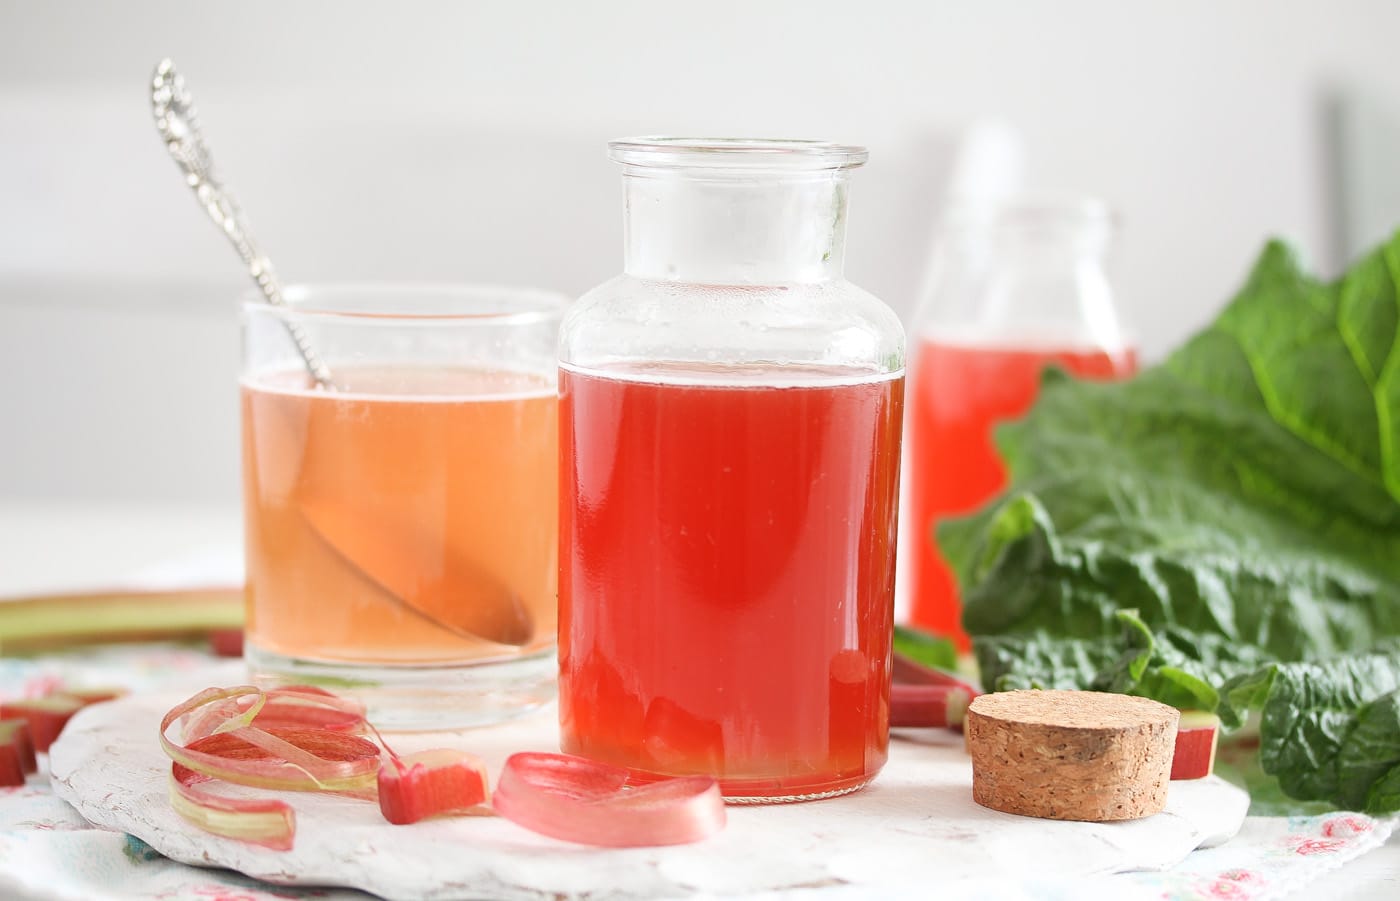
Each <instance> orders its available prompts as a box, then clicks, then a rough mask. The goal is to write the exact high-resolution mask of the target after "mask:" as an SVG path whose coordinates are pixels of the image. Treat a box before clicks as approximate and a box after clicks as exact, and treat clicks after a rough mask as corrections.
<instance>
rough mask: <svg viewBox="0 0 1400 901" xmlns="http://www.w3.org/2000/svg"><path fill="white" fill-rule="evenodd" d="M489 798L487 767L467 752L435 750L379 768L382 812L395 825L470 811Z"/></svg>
mask: <svg viewBox="0 0 1400 901" xmlns="http://www.w3.org/2000/svg"><path fill="white" fill-rule="evenodd" d="M486 796H487V790H486V766H485V764H483V763H482V762H481V760H480V759H478V758H477V757H475V756H474V755H471V754H468V753H466V752H465V751H456V750H452V749H450V748H435V749H433V750H431V751H419V752H418V753H416V754H409V755H408V756H406V757H403V758H400V757H398V756H396V755H395V756H392V757H390V759H389V760H388V761H387V762H385V763H382V764H380V766H379V810H380V811H381V812H382V813H383V814H384V819H386V820H388V821H389V822H391V823H394V824H395V825H403V824H406V823H416V822H418V821H419V820H424V819H427V818H428V817H435V816H440V815H442V814H447V813H460V812H462V811H465V810H470V809H471V808H473V807H476V806H477V805H479V804H484V803H485V802H486Z"/></svg>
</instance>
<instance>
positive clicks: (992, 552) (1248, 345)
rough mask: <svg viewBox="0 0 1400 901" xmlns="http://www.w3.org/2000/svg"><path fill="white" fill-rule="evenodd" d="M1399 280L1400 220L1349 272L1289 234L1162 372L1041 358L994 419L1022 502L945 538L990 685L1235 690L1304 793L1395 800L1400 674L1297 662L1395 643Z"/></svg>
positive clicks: (1211, 696)
mask: <svg viewBox="0 0 1400 901" xmlns="http://www.w3.org/2000/svg"><path fill="white" fill-rule="evenodd" d="M1397 282H1400V234H1397V235H1396V236H1395V237H1394V238H1392V239H1391V240H1390V241H1389V242H1388V243H1386V244H1384V245H1382V246H1381V247H1379V248H1377V249H1376V250H1375V251H1373V252H1372V253H1371V254H1369V255H1367V256H1366V257H1365V258H1364V259H1362V260H1360V261H1358V262H1357V263H1356V264H1355V265H1354V266H1353V267H1352V268H1351V269H1350V270H1349V271H1348V272H1347V273H1346V275H1345V276H1344V277H1343V278H1342V279H1340V280H1338V281H1336V282H1331V283H1327V282H1323V281H1321V280H1318V279H1316V278H1314V277H1313V276H1311V275H1309V274H1308V273H1307V272H1305V271H1304V270H1303V269H1302V268H1301V266H1300V265H1299V263H1298V261H1297V259H1296V256H1295V255H1294V253H1293V252H1292V251H1291V250H1290V249H1289V248H1288V247H1287V246H1285V245H1284V244H1282V243H1279V242H1274V243H1271V244H1269V245H1268V246H1267V247H1266V248H1265V250H1264V252H1263V254H1262V255H1261V257H1260V259H1259V261H1258V262H1257V263H1256V265H1255V267H1254V269H1253V271H1252V272H1251V273H1250V275H1249V277H1248V278H1247V280H1246V281H1245V284H1244V285H1243V287H1242V288H1241V289H1240V291H1239V293H1238V295H1237V296H1236V297H1235V298H1234V300H1233V301H1232V302H1231V303H1230V304H1229V305H1228V307H1227V308H1226V309H1225V310H1224V311H1223V312H1222V313H1221V315H1220V316H1219V317H1218V318H1217V320H1216V321H1215V322H1214V323H1212V324H1211V325H1210V326H1209V327H1208V328H1206V329H1205V330H1204V331H1202V332H1201V333H1200V334H1198V335H1196V336H1195V337H1194V338H1192V339H1191V340H1190V341H1188V342H1187V343H1186V344H1185V345H1184V346H1183V347H1181V348H1180V349H1179V350H1177V351H1176V352H1175V353H1173V354H1172V355H1171V356H1170V357H1169V358H1168V359H1167V360H1166V361H1165V362H1164V363H1162V364H1161V365H1159V366H1155V367H1152V368H1150V369H1147V370H1145V371H1144V372H1142V373H1141V374H1140V375H1139V376H1138V377H1136V378H1134V379H1133V380H1131V381H1128V382H1120V383H1102V382H1079V381H1075V380H1073V379H1071V378H1070V377H1068V376H1066V375H1064V374H1063V373H1061V372H1059V371H1057V370H1050V371H1047V372H1046V374H1045V376H1044V381H1043V387H1042V391H1041V395H1040V398H1039V400H1038V402H1037V403H1036V405H1035V407H1034V408H1033V409H1032V411H1031V412H1030V414H1029V415H1028V416H1027V417H1026V418H1025V419H1024V420H1022V421H1020V422H1016V423H1011V424H1008V425H1005V426H1003V427H1002V428H1001V429H1000V430H999V432H998V443H999V446H1000V447H1001V449H1002V452H1003V455H1004V457H1005V459H1006V461H1007V464H1008V468H1009V471H1010V474H1011V480H1010V487H1009V490H1008V492H1007V494H1006V495H1005V496H1004V497H1002V498H1000V499H998V500H997V501H995V502H994V503H992V504H991V505H989V506H988V507H987V508H986V509H984V510H983V511H981V512H979V513H977V514H975V515H973V516H971V517H968V518H965V519H962V520H957V521H952V522H948V523H945V524H943V525H942V526H941V527H940V529H939V532H938V539H939V543H940V546H941V548H942V550H943V552H944V554H945V556H946V557H947V558H948V560H949V562H950V563H951V564H952V566H953V567H954V569H955V571H956V572H957V573H958V576H959V579H960V581H961V584H962V586H963V593H964V602H965V617H964V625H965V626H966V628H967V629H968V631H969V633H970V634H972V635H973V639H974V651H975V653H976V656H977V659H978V662H979V664H980V665H981V666H982V668H983V679H984V683H985V684H987V685H990V686H995V687H1019V686H1030V685H1045V686H1053V687H1075V688H1093V687H1098V688H1106V689H1111V690H1116V691H1127V692H1131V693H1134V694H1142V695H1145V696H1148V697H1154V698H1156V699H1158V700H1162V701H1164V702H1167V703H1171V704H1176V705H1178V706H1188V705H1189V706H1194V707H1201V708H1204V709H1212V708H1215V707H1217V706H1218V707H1219V708H1220V712H1221V715H1222V718H1223V720H1224V721H1225V722H1226V723H1227V724H1230V725H1237V724H1238V723H1239V721H1240V720H1241V719H1242V717H1243V711H1245V710H1248V709H1250V708H1262V709H1263V710H1264V714H1263V720H1262V724H1261V732H1260V740H1261V743H1262V744H1261V754H1262V759H1263V761H1264V762H1265V769H1266V770H1268V771H1269V772H1270V773H1272V774H1274V775H1277V776H1278V778H1279V780H1280V785H1281V786H1282V787H1283V789H1284V790H1285V791H1287V792H1289V794H1290V795H1292V796H1293V797H1295V798H1304V797H1306V798H1326V799H1328V800H1330V801H1332V802H1333V803H1338V804H1347V805H1350V806H1359V805H1362V804H1366V805H1371V806H1372V807H1373V808H1374V807H1375V805H1377V804H1381V803H1382V802H1379V801H1377V800H1376V799H1377V798H1381V797H1390V796H1391V794H1389V793H1393V792H1394V791H1395V789H1396V786H1397V785H1400V776H1396V775H1395V772H1394V768H1393V766H1392V767H1387V766H1386V762H1387V761H1388V760H1390V758H1389V756H1387V755H1389V753H1390V750H1389V749H1390V747H1391V745H1390V744H1389V742H1390V741H1391V730H1394V731H1396V732H1400V723H1396V722H1394V721H1393V720H1392V719H1389V718H1388V716H1389V714H1388V713H1387V712H1386V711H1387V710H1388V709H1389V708H1388V707H1386V706H1385V705H1386V704H1388V703H1389V702H1381V701H1378V700H1377V699H1378V698H1379V697H1380V695H1381V694H1384V693H1385V691H1389V690H1390V689H1381V688H1380V687H1379V686H1373V688H1374V690H1373V691H1370V692H1369V693H1365V694H1366V695H1367V696H1366V697H1364V698H1363V697H1361V696H1360V695H1359V694H1358V692H1357V690H1356V688H1355V686H1353V685H1351V683H1349V682H1348V681H1347V679H1348V678H1349V677H1347V676H1345V675H1344V672H1343V671H1341V670H1338V671H1336V672H1334V671H1332V670H1328V671H1327V672H1328V673H1331V675H1330V676H1322V675H1316V674H1313V675H1311V676H1309V677H1308V678H1306V679H1303V678H1302V677H1300V676H1298V675H1297V674H1296V673H1295V671H1294V670H1293V669H1290V668H1289V667H1290V666H1291V665H1294V664H1308V663H1317V664H1319V665H1324V666H1332V665H1333V661H1339V660H1340V661H1353V662H1355V661H1356V660H1358V659H1366V658H1365V655H1368V654H1375V655H1378V656H1380V657H1382V658H1383V657H1384V656H1385V655H1388V654H1393V653H1395V652H1397V651H1400V292H1397V287H1396V286H1397ZM1124 611H1132V614H1131V615H1132V617H1133V619H1134V620H1135V621H1134V622H1131V623H1127V624H1126V627H1125V621H1124V619H1123V617H1122V614H1123V613H1124ZM1358 665H1359V664H1358ZM1367 666H1374V664H1367ZM1331 678H1335V679H1338V680H1341V681H1340V682H1337V683H1336V684H1330V683H1328V682H1327V680H1328V679H1331ZM1300 680H1301V681H1300ZM1299 692H1302V694H1299ZM1309 692H1311V693H1314V694H1317V695H1318V697H1320V696H1321V695H1322V694H1326V693H1327V692H1335V693H1336V698H1337V699H1338V702H1339V705H1340V706H1338V707H1336V708H1332V707H1327V706H1325V705H1323V706H1316V705H1313V704H1312V702H1313V701H1314V700H1316V698H1315V697H1314V694H1309ZM1284 698H1288V699H1289V700H1288V701H1287V703H1293V704H1296V703H1299V702H1302V703H1303V704H1304V707H1303V709H1304V710H1305V711H1307V712H1306V713H1295V714H1293V715H1286V714H1285V713H1284V712H1283V709H1282V706H1281V705H1284V704H1285V701H1284V700H1282V699H1284ZM1372 702H1375V703H1377V704H1378V705H1379V706H1376V707H1373V708H1366V709H1367V712H1366V713H1365V714H1362V713H1361V712H1360V711H1361V709H1362V707H1363V706H1364V705H1366V704H1370V703H1372ZM1271 711H1273V713H1272V715H1271ZM1353 728H1355V729H1357V730H1358V732H1357V735H1358V738H1357V741H1358V742H1359V743H1357V744H1352V745H1348V744H1346V738H1347V734H1349V733H1348V732H1347V730H1349V729H1353ZM1362 738H1365V741H1361V739H1362ZM1343 748H1345V749H1346V754H1345V756H1343V754H1342V750H1343ZM1382 806H1383V805H1382Z"/></svg>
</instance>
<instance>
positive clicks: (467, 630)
mask: <svg viewBox="0 0 1400 901" xmlns="http://www.w3.org/2000/svg"><path fill="white" fill-rule="evenodd" d="M285 293H286V299H287V301H288V306H287V307H286V308H279V307H273V306H270V305H267V304H265V303H262V302H260V300H258V299H249V300H248V301H247V302H246V303H245V304H244V305H243V324H244V332H243V338H244V340H243V369H242V373H243V374H242V380H241V388H242V391H241V394H242V421H243V497H244V516H245V529H246V551H247V640H246V651H245V654H246V658H247V661H248V664H249V666H250V669H251V670H252V673H253V676H254V678H255V679H256V680H257V681H258V682H259V683H264V684H277V683H286V682H297V683H311V684H318V685H324V686H326V687H328V688H332V689H334V690H337V691H341V692H345V693H348V694H351V695H354V696H358V697H360V698H361V699H362V700H364V701H365V702H366V703H367V705H368V706H369V708H370V717H371V719H372V721H374V722H375V723H376V724H377V725H379V726H381V727H383V728H395V729H414V728H447V727H455V726H463V725H473V724H478V723H487V722H493V721H497V720H501V719H506V718H509V717H512V716H515V715H518V714H521V713H523V712H525V711H527V710H529V709H531V708H533V707H537V706H539V705H540V704H543V703H545V702H546V701H548V700H549V699H550V698H551V697H552V696H553V694H554V675H555V663H554V654H553V651H554V644H555V624H556V603H557V601H556V599H557V592H556V585H557V554H558V551H557V522H558V513H557V509H558V495H557V485H558V474H557V473H558V462H557V458H556V454H557V450H556V448H557V422H556V417H557V400H556V397H557V392H556V367H555V357H554V349H555V341H556V338H557V333H558V322H559V317H560V312H561V310H562V308H563V299H562V298H561V297H559V296H557V295H554V294H550V293H548V292H544V291H536V290H527V289H518V288H495V287H468V286H429V285H389V284H384V285H342V286H292V287H289V288H288V289H287V290H286V292H285ZM294 330H299V332H300V333H301V334H302V335H304V337H305V340H306V342H307V344H309V346H310V347H311V348H312V349H313V352H314V353H315V355H316V356H317V357H319V358H320V360H321V361H322V362H324V363H325V364H326V366H327V368H328V369H329V371H330V374H331V379H330V381H331V384H330V385H319V384H317V382H316V381H315V380H314V379H313V378H312V377H311V375H310V374H309V373H308V367H307V366H306V365H305V363H304V361H303V359H302V357H301V356H300V355H299V352H298V349H297V345H296V343H295V341H294V339H293V332H294Z"/></svg>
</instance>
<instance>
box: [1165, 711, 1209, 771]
mask: <svg viewBox="0 0 1400 901" xmlns="http://www.w3.org/2000/svg"><path fill="white" fill-rule="evenodd" d="M1219 740H1220V717H1218V716H1216V715H1215V714H1213V713H1206V712H1205V711H1203V710H1184V711H1182V713H1181V722H1180V724H1178V725H1177V727H1176V750H1175V751H1174V752H1173V754H1172V775H1171V777H1172V778H1173V779H1204V778H1205V777H1207V776H1209V775H1210V774H1211V773H1213V772H1215V748H1216V745H1217V744H1218V742H1219Z"/></svg>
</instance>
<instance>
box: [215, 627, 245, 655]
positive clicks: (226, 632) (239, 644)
mask: <svg viewBox="0 0 1400 901" xmlns="http://www.w3.org/2000/svg"><path fill="white" fill-rule="evenodd" d="M209 647H210V649H211V650H212V651H213V652H214V656H216V657H242V656H243V630H242V629H236V628H230V629H210V630H209Z"/></svg>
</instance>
